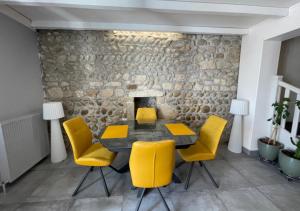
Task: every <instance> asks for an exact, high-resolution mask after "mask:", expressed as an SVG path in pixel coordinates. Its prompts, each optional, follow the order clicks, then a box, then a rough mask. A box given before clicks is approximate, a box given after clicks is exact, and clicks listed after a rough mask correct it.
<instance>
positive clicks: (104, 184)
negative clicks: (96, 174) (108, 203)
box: [100, 167, 110, 197]
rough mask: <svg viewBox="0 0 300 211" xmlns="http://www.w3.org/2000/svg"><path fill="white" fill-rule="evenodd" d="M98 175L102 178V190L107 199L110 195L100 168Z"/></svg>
mask: <svg viewBox="0 0 300 211" xmlns="http://www.w3.org/2000/svg"><path fill="white" fill-rule="evenodd" d="M100 174H101V177H102V182H103V186H104V189H105V193H106V196H107V197H109V196H110V193H109V191H108V188H107V185H106V181H105V178H104V174H103V171H102V167H100Z"/></svg>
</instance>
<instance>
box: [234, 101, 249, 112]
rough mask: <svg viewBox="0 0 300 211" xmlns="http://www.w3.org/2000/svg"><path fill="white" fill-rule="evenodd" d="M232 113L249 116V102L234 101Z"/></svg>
mask: <svg viewBox="0 0 300 211" xmlns="http://www.w3.org/2000/svg"><path fill="white" fill-rule="evenodd" d="M230 113H232V114H235V115H248V114H249V102H248V101H247V100H238V99H233V100H232V101H231V106H230Z"/></svg>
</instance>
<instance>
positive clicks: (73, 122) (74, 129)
mask: <svg viewBox="0 0 300 211" xmlns="http://www.w3.org/2000/svg"><path fill="white" fill-rule="evenodd" d="M63 126H64V129H65V131H66V133H67V135H68V137H69V140H70V142H71V146H72V149H73V155H74V161H75V163H76V164H78V165H80V166H89V167H90V169H89V170H88V172H87V173H86V174H85V175H84V176H83V178H82V179H81V181H80V183H79V185H78V186H77V188H76V189H75V191H74V193H73V194H72V196H75V195H76V194H77V192H78V190H79V188H80V186H81V185H82V183H83V182H84V181H85V179H86V178H87V176H88V174H89V173H90V172H91V171H93V169H94V167H100V175H101V177H102V182H103V185H104V189H105V192H106V195H107V196H108V197H109V195H110V193H109V191H108V188H107V185H106V181H105V178H104V174H103V171H102V167H105V166H109V167H111V168H112V169H113V170H116V169H114V168H113V167H112V166H111V163H112V162H113V160H114V159H115V157H116V153H114V152H111V151H109V150H108V149H107V148H105V147H103V146H102V145H101V144H100V143H95V144H93V143H92V133H91V131H90V129H89V127H88V126H87V124H86V123H85V122H84V120H83V119H82V118H81V117H75V118H73V119H70V120H68V121H65V122H64V123H63Z"/></svg>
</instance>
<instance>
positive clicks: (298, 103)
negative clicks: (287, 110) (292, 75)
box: [295, 100, 300, 109]
mask: <svg viewBox="0 0 300 211" xmlns="http://www.w3.org/2000/svg"><path fill="white" fill-rule="evenodd" d="M295 104H296V106H297V107H298V109H300V100H296V102H295Z"/></svg>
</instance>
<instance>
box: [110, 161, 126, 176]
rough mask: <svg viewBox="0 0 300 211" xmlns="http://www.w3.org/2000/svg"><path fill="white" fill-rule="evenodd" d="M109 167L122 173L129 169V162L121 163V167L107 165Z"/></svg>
mask: <svg viewBox="0 0 300 211" xmlns="http://www.w3.org/2000/svg"><path fill="white" fill-rule="evenodd" d="M109 167H110V168H111V169H113V170H114V171H116V172H118V173H119V174H123V173H126V172H128V171H129V163H126V164H125V165H123V166H122V167H121V168H119V169H117V168H115V167H113V166H109Z"/></svg>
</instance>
